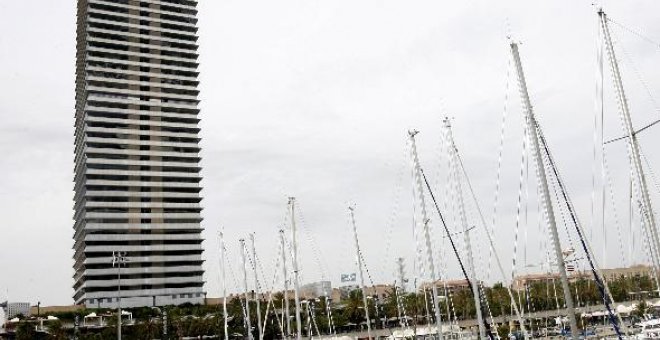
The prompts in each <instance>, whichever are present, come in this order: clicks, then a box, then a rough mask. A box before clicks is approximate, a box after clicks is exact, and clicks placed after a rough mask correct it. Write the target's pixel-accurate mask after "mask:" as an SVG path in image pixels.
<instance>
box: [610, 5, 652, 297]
mask: <svg viewBox="0 0 660 340" xmlns="http://www.w3.org/2000/svg"><path fill="white" fill-rule="evenodd" d="M598 15H599V17H600V24H601V28H602V31H603V39H604V40H605V47H606V48H607V55H608V57H609V62H610V68H611V69H612V76H613V78H614V88H615V91H616V95H617V99H618V102H619V112H620V117H621V123H622V128H623V133H624V134H625V135H626V136H627V137H628V138H627V140H628V157H629V160H630V166H631V167H632V172H633V174H634V176H633V177H634V180H633V184H635V186H634V188H635V189H636V190H635V191H636V194H637V203H638V205H639V209H640V217H641V218H642V227H643V228H644V229H645V231H646V235H647V238H648V239H649V248H650V249H649V250H650V254H651V262H652V263H653V267H654V276H655V281H656V285H657V284H658V282H659V279H658V270H660V237H659V236H658V230H657V227H656V222H655V215H654V214H653V206H652V205H651V198H650V197H649V192H648V187H647V184H646V177H645V176H644V169H643V168H642V161H641V156H640V150H639V142H638V141H637V135H636V134H635V130H634V128H633V125H632V118H631V115H630V108H629V106H628V99H627V98H626V93H625V91H624V89H623V81H622V79H621V72H620V71H619V65H618V63H617V60H616V55H615V53H614V47H613V45H612V37H611V35H610V28H609V26H608V24H607V16H606V15H605V12H603V11H602V10H601V11H599V12H598ZM658 289H659V290H660V286H658Z"/></svg>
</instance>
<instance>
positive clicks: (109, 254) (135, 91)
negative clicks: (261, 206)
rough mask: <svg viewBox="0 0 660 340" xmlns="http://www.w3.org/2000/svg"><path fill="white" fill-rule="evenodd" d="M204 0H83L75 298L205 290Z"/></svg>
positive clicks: (184, 296)
mask: <svg viewBox="0 0 660 340" xmlns="http://www.w3.org/2000/svg"><path fill="white" fill-rule="evenodd" d="M196 6H197V1H196V0H78V13H77V53H76V113H75V118H76V119H75V167H74V173H75V179H74V182H75V187H74V190H75V198H74V211H75V213H74V220H75V222H74V240H75V243H74V250H75V255H74V262H75V263H74V269H75V274H74V286H73V288H74V300H75V303H76V304H84V305H87V306H88V307H103V308H106V307H107V308H111V307H116V306H117V302H118V298H119V296H120V295H119V288H121V305H122V306H123V307H137V306H154V305H168V304H181V303H186V302H191V303H201V302H202V301H203V299H204V288H203V284H204V280H203V269H202V262H203V260H202V236H201V232H202V228H201V225H200V223H201V221H202V217H201V210H202V207H201V205H200V202H201V196H200V190H201V186H200V181H201V175H200V170H201V167H200V165H199V162H200V155H199V152H200V147H199V141H200V138H199V136H198V134H199V127H198V123H199V118H198V113H199V109H198V103H199V101H198V99H197V98H198V97H197V96H198V90H197V86H198V80H197V77H198V71H197V67H198V62H197V57H198V53H197V47H198V45H197V9H196ZM113 252H124V253H125V256H126V258H127V261H126V263H125V264H122V267H121V269H119V268H118V267H113ZM119 270H120V271H121V272H119ZM118 274H120V275H121V279H120V280H119V277H118V276H119V275H118ZM120 283H121V284H120Z"/></svg>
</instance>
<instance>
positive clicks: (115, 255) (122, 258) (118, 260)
mask: <svg viewBox="0 0 660 340" xmlns="http://www.w3.org/2000/svg"><path fill="white" fill-rule="evenodd" d="M126 262H128V258H127V257H126V252H125V251H113V252H112V266H113V267H115V266H116V267H117V340H121V266H122V264H123V265H126Z"/></svg>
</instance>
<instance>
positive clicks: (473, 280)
mask: <svg viewBox="0 0 660 340" xmlns="http://www.w3.org/2000/svg"><path fill="white" fill-rule="evenodd" d="M444 123H445V128H446V129H447V143H448V145H449V160H450V162H451V163H450V164H451V171H452V172H453V174H454V187H455V189H456V195H457V196H456V198H457V201H458V202H457V203H458V214H459V216H460V221H461V224H462V225H463V237H464V242H465V253H466V256H467V266H468V271H469V274H470V280H469V281H470V284H471V285H472V295H473V296H474V306H475V309H476V311H477V323H478V324H479V337H480V338H481V339H486V327H485V324H484V317H483V312H482V309H481V295H480V293H479V292H480V289H479V283H478V281H477V272H476V271H475V269H474V258H473V256H472V244H471V242H470V233H469V226H468V223H467V217H466V215H465V202H464V200H463V190H462V187H461V177H460V173H461V172H460V171H459V170H458V168H459V161H458V155H457V154H458V151H457V149H456V145H455V143H454V135H453V134H452V131H451V122H449V118H445V119H444Z"/></svg>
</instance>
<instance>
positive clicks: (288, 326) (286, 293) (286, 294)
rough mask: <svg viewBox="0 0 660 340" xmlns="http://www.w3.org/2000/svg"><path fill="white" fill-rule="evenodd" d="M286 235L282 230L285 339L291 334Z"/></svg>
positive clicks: (283, 327) (283, 326)
mask: <svg viewBox="0 0 660 340" xmlns="http://www.w3.org/2000/svg"><path fill="white" fill-rule="evenodd" d="M285 237H286V235H284V230H282V229H280V244H281V247H282V279H283V281H284V319H285V320H286V321H284V324H283V325H282V329H284V335H283V337H284V338H287V337H288V336H289V334H291V318H290V317H289V278H288V277H287V274H288V273H287V269H286V241H285Z"/></svg>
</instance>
